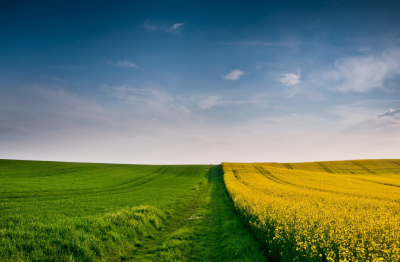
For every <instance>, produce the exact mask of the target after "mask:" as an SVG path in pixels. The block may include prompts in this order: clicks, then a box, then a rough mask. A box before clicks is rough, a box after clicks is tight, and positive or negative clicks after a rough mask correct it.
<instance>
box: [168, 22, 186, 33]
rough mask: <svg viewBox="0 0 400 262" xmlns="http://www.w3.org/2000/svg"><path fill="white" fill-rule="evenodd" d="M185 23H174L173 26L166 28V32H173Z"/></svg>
mask: <svg viewBox="0 0 400 262" xmlns="http://www.w3.org/2000/svg"><path fill="white" fill-rule="evenodd" d="M184 24H185V23H176V24H174V25H173V26H171V27H170V28H168V29H167V30H166V31H167V32H170V33H171V32H174V31H176V30H178V28H180V27H181V26H183V25H184Z"/></svg>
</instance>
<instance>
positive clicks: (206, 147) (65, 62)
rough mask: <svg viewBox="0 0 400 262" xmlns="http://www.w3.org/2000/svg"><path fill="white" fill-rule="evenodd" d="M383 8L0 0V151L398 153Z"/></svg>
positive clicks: (90, 155) (399, 25) (11, 155)
mask: <svg viewBox="0 0 400 262" xmlns="http://www.w3.org/2000/svg"><path fill="white" fill-rule="evenodd" d="M399 10H400V2H399V1H385V0H380V1H369V0H363V1H347V0H346V1H341V0H340V1H339V0H337V1H336V0H329V1H324V0H323V1H234V0H232V1H196V0H193V1H152V0H148V1H19V0H16V1H1V2H0V158H2V159H30V160H51V161H78V162H106V163H132V164H210V163H213V164H217V163H220V162H300V161H322V160H345V159H373V158H400V150H399V148H400V16H399V14H398V13H399V12H398V11H399Z"/></svg>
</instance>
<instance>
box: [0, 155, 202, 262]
mask: <svg viewBox="0 0 400 262" xmlns="http://www.w3.org/2000/svg"><path fill="white" fill-rule="evenodd" d="M207 168H208V167H207V166H200V165H193V166H189V165H186V166H149V165H147V166H146V165H112V164H85V163H58V162H39V161H12V160H0V181H1V183H0V260H1V261H4V260H10V261H25V260H28V261H45V260H48V261H96V260H102V259H104V260H112V259H114V258H115V259H116V258H119V257H120V256H121V255H123V254H124V253H126V252H127V251H131V250H132V249H134V248H138V247H139V246H140V241H141V240H142V239H145V238H151V237H152V235H153V234H155V233H156V232H158V231H159V230H160V229H161V228H162V227H163V226H164V224H165V223H166V222H167V221H168V220H173V217H174V216H176V215H177V214H176V213H179V212H180V208H182V207H184V206H185V205H186V204H187V203H190V200H191V198H192V197H193V196H195V195H197V193H196V190H192V189H193V188H196V187H199V185H201V182H202V181H203V180H204V177H205V175H206V170H207Z"/></svg>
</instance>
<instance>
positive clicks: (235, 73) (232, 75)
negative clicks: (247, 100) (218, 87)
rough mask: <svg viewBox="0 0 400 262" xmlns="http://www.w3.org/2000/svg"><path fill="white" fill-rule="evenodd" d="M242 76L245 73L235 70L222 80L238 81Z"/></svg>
mask: <svg viewBox="0 0 400 262" xmlns="http://www.w3.org/2000/svg"><path fill="white" fill-rule="evenodd" d="M244 74H245V72H243V71H241V70H237V69H235V70H232V71H231V72H230V73H229V74H227V75H224V76H223V78H224V79H225V80H231V81H235V80H238V79H239V78H240V77H241V76H242V75H244Z"/></svg>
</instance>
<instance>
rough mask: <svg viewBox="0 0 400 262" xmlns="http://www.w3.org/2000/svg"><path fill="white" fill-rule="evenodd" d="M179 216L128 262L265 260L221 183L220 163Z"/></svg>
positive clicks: (212, 168) (144, 243) (211, 169)
mask: <svg viewBox="0 0 400 262" xmlns="http://www.w3.org/2000/svg"><path fill="white" fill-rule="evenodd" d="M192 203H193V204H191V205H190V206H188V208H187V209H185V210H183V211H182V212H181V214H180V217H181V218H180V219H177V220H176V221H175V222H174V223H172V224H170V225H169V226H168V228H166V229H165V230H163V231H160V234H159V235H157V236H155V237H154V239H148V240H146V241H145V242H143V243H142V245H143V246H142V247H141V248H139V249H137V250H136V251H135V253H133V254H132V255H131V256H130V257H128V258H129V259H128V260H131V261H265V259H264V256H263V254H262V251H261V250H260V248H259V246H260V245H259V244H258V243H257V242H256V241H255V240H254V239H253V237H252V236H251V235H250V234H249V233H248V231H247V229H246V228H244V226H243V224H242V223H241V221H240V220H239V219H238V217H237V216H236V213H235V212H236V211H235V208H234V206H233V203H232V201H231V199H230V198H229V196H228V194H227V192H226V189H225V185H224V182H223V176H222V168H221V166H220V165H217V166H212V167H211V168H210V171H209V173H208V183H207V185H206V186H204V187H203V188H201V189H200V190H199V192H198V195H197V197H196V198H195V201H192Z"/></svg>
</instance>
